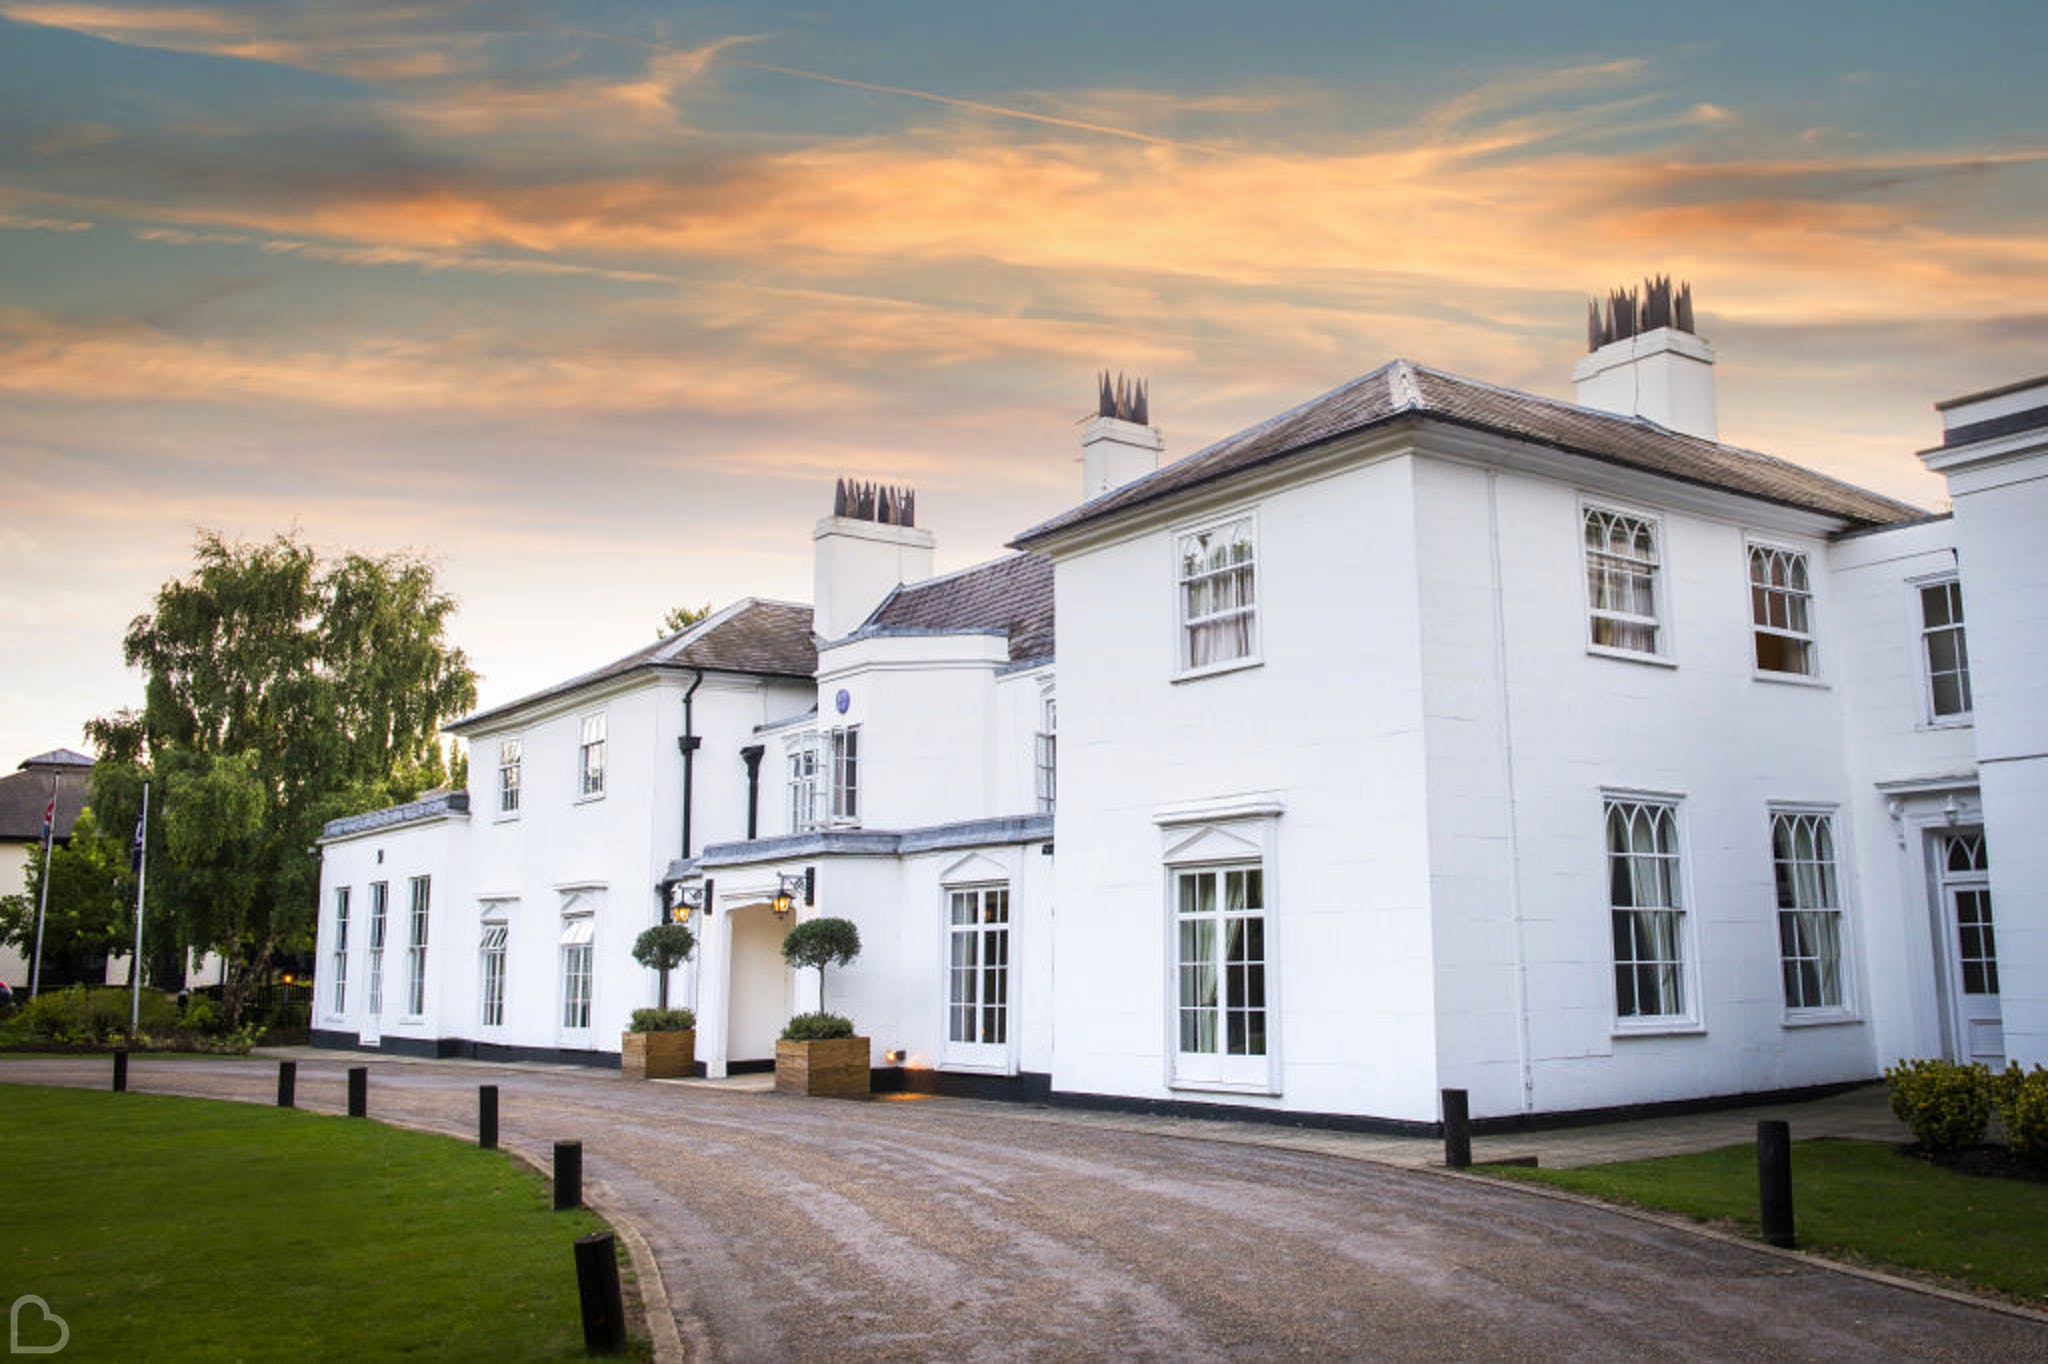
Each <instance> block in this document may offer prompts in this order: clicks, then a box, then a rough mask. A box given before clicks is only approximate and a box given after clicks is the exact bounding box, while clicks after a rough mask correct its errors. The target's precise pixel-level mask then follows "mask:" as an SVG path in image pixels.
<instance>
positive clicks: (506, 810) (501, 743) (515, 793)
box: [498, 739, 526, 819]
mask: <svg viewBox="0 0 2048 1364" xmlns="http://www.w3.org/2000/svg"><path fill="white" fill-rule="evenodd" d="M525 759H526V744H525V742H524V741H523V740H519V739H500V740H498V814H499V815H500V816H502V817H504V818H506V819H511V818H513V817H514V816H516V815H517V814H518V813H519V770H520V767H521V766H522V765H523V764H524V762H525Z"/></svg>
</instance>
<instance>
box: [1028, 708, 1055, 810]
mask: <svg viewBox="0 0 2048 1364" xmlns="http://www.w3.org/2000/svg"><path fill="white" fill-rule="evenodd" d="M1059 741H1060V707H1059V698H1058V697H1057V696H1054V695H1053V694H1052V693H1051V692H1047V693H1046V694H1045V697H1044V698H1043V699H1042V700H1041V701H1040V702H1039V705H1038V745H1037V751H1036V753H1035V755H1034V758H1035V761H1034V763H1033V768H1034V771H1035V772H1036V775H1037V786H1038V813H1040V814H1042V815H1049V814H1051V813H1052V809H1053V801H1054V799H1055V798H1056V797H1057V796H1058V794H1059Z"/></svg>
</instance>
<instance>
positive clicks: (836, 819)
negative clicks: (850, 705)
mask: <svg viewBox="0 0 2048 1364" xmlns="http://www.w3.org/2000/svg"><path fill="white" fill-rule="evenodd" d="M825 743H826V751H827V753H829V754H830V755H831V763H832V774H831V775H832V822H833V823H834V824H838V825H849V824H858V823H860V726H859V725H848V726H847V727H846V728H844V729H835V730H832V731H830V732H829V733H828V734H827V735H826V740H825Z"/></svg>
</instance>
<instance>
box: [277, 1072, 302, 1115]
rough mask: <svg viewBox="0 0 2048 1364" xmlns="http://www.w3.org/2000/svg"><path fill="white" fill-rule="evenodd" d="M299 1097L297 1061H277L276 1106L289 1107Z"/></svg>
mask: <svg viewBox="0 0 2048 1364" xmlns="http://www.w3.org/2000/svg"><path fill="white" fill-rule="evenodd" d="M298 1097H299V1063H298V1062H297V1061H279V1062H278V1063H277V1106H278V1107H279V1108H290V1107H291V1106H292V1105H293V1104H294V1103H296V1102H297V1100H298Z"/></svg>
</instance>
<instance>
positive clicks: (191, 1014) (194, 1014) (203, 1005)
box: [182, 995, 220, 1032]
mask: <svg viewBox="0 0 2048 1364" xmlns="http://www.w3.org/2000/svg"><path fill="white" fill-rule="evenodd" d="M182 1023H183V1026H184V1027H186V1028H188V1029H190V1030H191V1031H193V1032H219V1031H220V1006H219V1005H218V1004H215V1003H214V1002H213V1001H212V1000H210V999H208V998H207V997H206V996H205V995H194V996H192V998H191V999H189V1000H187V1001H186V1002H185V1015H184V1018H183V1020H182Z"/></svg>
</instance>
